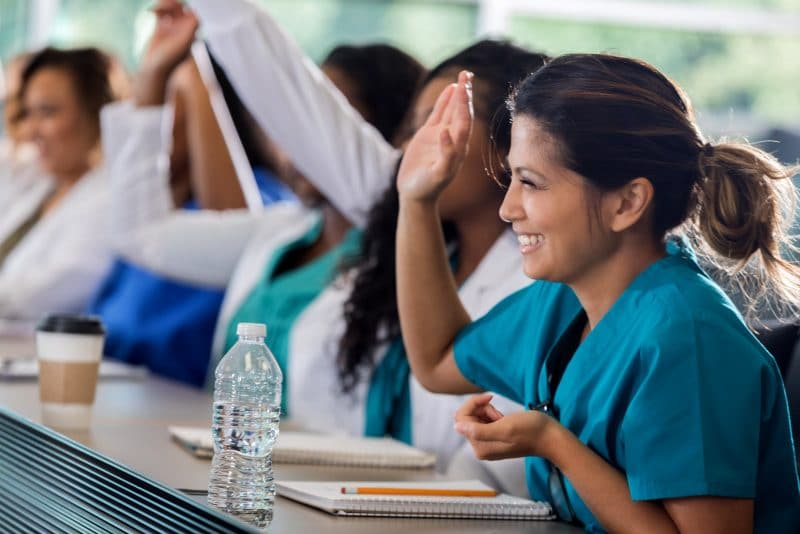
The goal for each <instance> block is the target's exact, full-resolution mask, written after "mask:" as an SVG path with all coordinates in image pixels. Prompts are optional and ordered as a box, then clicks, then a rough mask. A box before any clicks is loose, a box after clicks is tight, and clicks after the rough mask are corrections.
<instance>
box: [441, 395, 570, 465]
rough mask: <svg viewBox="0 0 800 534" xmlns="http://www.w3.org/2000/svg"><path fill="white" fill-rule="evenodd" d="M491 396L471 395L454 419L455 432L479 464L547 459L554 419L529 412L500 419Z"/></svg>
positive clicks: (532, 411)
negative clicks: (523, 459)
mask: <svg viewBox="0 0 800 534" xmlns="http://www.w3.org/2000/svg"><path fill="white" fill-rule="evenodd" d="M491 400H492V394H491V393H482V394H480V395H473V396H472V397H470V398H469V399H467V401H466V402H465V403H464V404H463V405H462V406H461V408H459V410H458V412H456V415H455V420H456V424H455V429H456V431H457V432H458V433H459V434H461V435H463V436H464V437H465V438H467V440H468V441H469V442H470V444H471V445H472V448H473V450H474V451H475V456H477V457H478V458H479V459H481V460H501V459H503V458H519V457H522V456H547V455H546V454H545V450H546V445H547V444H548V439H549V438H548V435H549V434H550V433H551V432H552V430H554V429H555V427H557V426H558V423H557V422H556V421H555V419H553V418H551V417H550V416H548V415H547V414H544V413H542V412H539V411H535V410H531V411H525V412H517V413H513V414H509V415H503V414H502V413H500V411H499V410H497V409H496V408H495V407H494V406H492V404H491V402H490V401H491Z"/></svg>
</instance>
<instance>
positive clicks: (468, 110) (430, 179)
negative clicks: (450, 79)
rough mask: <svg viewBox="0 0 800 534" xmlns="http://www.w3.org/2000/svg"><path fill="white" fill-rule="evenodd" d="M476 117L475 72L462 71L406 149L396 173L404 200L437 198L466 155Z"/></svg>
mask: <svg viewBox="0 0 800 534" xmlns="http://www.w3.org/2000/svg"><path fill="white" fill-rule="evenodd" d="M473 116H474V113H473V109H472V73H469V72H466V71H461V73H459V75H458V83H457V84H453V85H450V86H448V87H447V88H446V89H445V90H444V91H442V94H441V95H439V98H438V100H437V101H436V105H435V106H434V108H433V111H432V112H431V114H430V116H429V117H428V120H426V121H425V124H424V125H423V126H422V127H421V128H420V129H419V130H418V131H417V133H416V134H414V137H413V138H412V139H411V141H410V142H409V144H408V147H407V148H406V150H405V153H404V155H403V161H402V163H401V164H400V170H399V172H398V176H397V190H398V192H399V194H400V199H401V201H402V200H414V201H422V202H435V201H436V199H437V198H438V197H439V194H440V193H441V192H442V190H443V189H444V188H445V187H446V186H447V184H448V183H450V181H451V180H452V179H453V177H455V175H456V173H457V172H458V170H459V168H460V167H461V164H462V162H463V161H464V158H465V157H466V155H467V147H468V144H469V137H470V135H471V133H472V122H473Z"/></svg>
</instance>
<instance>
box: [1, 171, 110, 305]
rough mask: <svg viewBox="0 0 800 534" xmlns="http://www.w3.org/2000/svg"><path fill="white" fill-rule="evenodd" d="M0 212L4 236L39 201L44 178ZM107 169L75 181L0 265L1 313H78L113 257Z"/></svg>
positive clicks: (45, 186)
mask: <svg viewBox="0 0 800 534" xmlns="http://www.w3.org/2000/svg"><path fill="white" fill-rule="evenodd" d="M28 185H29V186H30V187H28V188H27V189H25V190H24V191H23V192H20V191H17V193H18V194H19V196H18V197H17V198H16V200H15V201H14V202H13V203H12V206H11V207H10V208H8V211H6V212H5V213H4V216H3V217H2V218H0V237H5V236H7V235H8V232H10V231H13V230H15V229H16V228H18V227H19V224H18V223H21V222H22V221H24V220H25V219H27V217H28V216H30V215H31V214H32V213H33V212H34V211H35V210H37V209H38V208H39V206H41V203H42V201H43V200H44V198H46V196H47V194H48V193H49V189H50V185H49V183H48V182H47V181H46V180H38V179H32V180H31V181H30V182H29V183H28ZM107 209H108V189H107V183H106V172H105V168H104V167H103V166H100V167H98V168H96V169H94V170H92V171H90V172H89V173H87V174H86V175H85V176H83V177H82V178H81V179H80V181H78V183H77V184H75V185H74V186H73V187H72V189H71V190H70V191H69V193H68V194H67V195H66V196H65V197H64V198H63V199H62V200H61V202H60V203H59V204H58V205H57V206H56V207H55V208H53V210H52V211H50V212H49V213H48V214H47V215H46V216H45V217H43V218H42V219H40V220H39V221H38V222H37V223H36V224H35V225H34V226H33V228H31V230H30V231H29V232H28V233H27V234H26V235H25V236H24V237H23V239H22V240H21V241H20V242H19V243H18V244H17V246H16V247H14V249H13V250H12V251H11V252H10V253H9V255H8V256H7V257H6V259H5V261H4V262H3V263H2V265H0V317H15V318H26V319H37V318H39V317H41V316H42V315H45V314H47V313H52V312H70V313H77V312H82V311H84V310H85V309H86V306H87V305H88V303H89V299H90V298H91V296H92V294H93V293H94V291H95V290H96V288H97V286H98V284H99V283H100V281H101V280H102V279H103V277H104V276H105V275H106V273H107V272H108V268H109V266H110V262H111V245H110V233H109V227H108V219H107Z"/></svg>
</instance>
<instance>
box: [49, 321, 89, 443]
mask: <svg viewBox="0 0 800 534" xmlns="http://www.w3.org/2000/svg"><path fill="white" fill-rule="evenodd" d="M104 340H105V328H103V323H102V321H101V320H100V319H99V318H97V317H89V316H82V315H50V316H48V317H45V318H44V319H42V320H41V321H40V322H39V324H38V325H37V327H36V352H37V356H38V361H39V399H40V400H41V402H42V422H43V423H44V424H45V425H47V426H52V427H56V428H63V429H74V430H79V429H86V428H89V425H90V424H91V419H92V405H93V404H94V395H95V389H96V388H97V374H98V371H99V368H100V360H101V358H102V357H103V341H104Z"/></svg>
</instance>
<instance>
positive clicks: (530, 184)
mask: <svg viewBox="0 0 800 534" xmlns="http://www.w3.org/2000/svg"><path fill="white" fill-rule="evenodd" d="M519 182H520V183H521V184H522V186H523V187H525V188H526V189H541V188H540V187H539V186H538V185H537V184H536V183H535V182H533V181H532V180H529V179H527V178H520V180H519Z"/></svg>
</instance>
